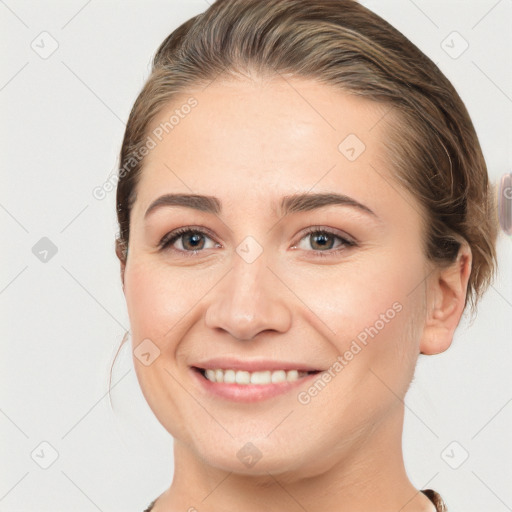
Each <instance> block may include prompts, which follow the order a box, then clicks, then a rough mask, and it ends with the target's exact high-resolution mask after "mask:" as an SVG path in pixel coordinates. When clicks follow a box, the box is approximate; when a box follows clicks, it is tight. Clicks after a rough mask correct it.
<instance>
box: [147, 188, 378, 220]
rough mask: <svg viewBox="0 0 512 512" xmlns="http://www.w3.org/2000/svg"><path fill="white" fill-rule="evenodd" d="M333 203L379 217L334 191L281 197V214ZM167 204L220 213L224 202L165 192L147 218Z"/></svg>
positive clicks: (150, 206)
mask: <svg viewBox="0 0 512 512" xmlns="http://www.w3.org/2000/svg"><path fill="white" fill-rule="evenodd" d="M331 205H341V206H351V207H353V208H357V209H358V210H360V211H362V212H365V213H367V214H370V215H372V216H374V217H376V218H378V217H377V215H376V214H375V212H374V211H373V210H371V209H370V208H369V207H368V206H366V205H364V204H362V203H360V202H359V201H356V200H355V199H353V198H352V197H349V196H346V195H344V194H334V193H317V194H310V193H300V194H293V195H289V196H284V197H283V198H282V199H281V203H280V207H279V215H281V216H285V215H288V214H290V213H296V212H307V211H312V210H316V209H318V208H322V207H324V206H331ZM165 206H182V207H185V208H192V209H194V210H199V211H202V212H206V213H213V214H215V215H219V214H220V213H221V212H222V203H221V201H220V200H219V199H218V198H217V197H214V196H205V195H198V194H165V195H163V196H160V197H159V198H157V199H155V200H154V201H153V202H152V203H151V204H150V205H149V207H148V209H147V210H146V213H145V214H144V218H147V217H148V215H149V214H150V213H151V212H153V211H155V210H157V209H159V208H162V207H165Z"/></svg>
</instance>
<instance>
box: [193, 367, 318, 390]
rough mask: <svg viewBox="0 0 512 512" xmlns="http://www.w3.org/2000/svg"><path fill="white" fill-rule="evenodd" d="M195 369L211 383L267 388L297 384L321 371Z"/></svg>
mask: <svg viewBox="0 0 512 512" xmlns="http://www.w3.org/2000/svg"><path fill="white" fill-rule="evenodd" d="M193 368H194V370H196V371H197V372H199V373H200V374H201V375H202V376H203V377H204V378H205V379H206V380H209V381H210V382H215V383H224V384H238V385H241V386H247V385H255V386H267V385H269V384H278V383H281V382H296V381H298V380H300V379H303V378H304V377H307V376H308V375H314V374H317V373H319V370H313V371H303V370H263V371H254V372H249V371H246V370H235V369H231V368H227V369H225V368H216V369H212V368H198V367H193Z"/></svg>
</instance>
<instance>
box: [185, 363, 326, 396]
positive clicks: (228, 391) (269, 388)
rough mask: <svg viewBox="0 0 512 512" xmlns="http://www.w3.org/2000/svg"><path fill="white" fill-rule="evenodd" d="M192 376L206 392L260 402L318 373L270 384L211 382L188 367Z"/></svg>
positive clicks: (302, 382)
mask: <svg viewBox="0 0 512 512" xmlns="http://www.w3.org/2000/svg"><path fill="white" fill-rule="evenodd" d="M190 370H191V372H192V374H193V378H195V379H196V380H197V381H198V382H199V385H200V386H201V387H202V388H203V389H204V390H205V391H206V392H207V393H211V394H213V395H216V396H219V397H221V398H226V399H227V400H231V401H233V402H260V401H262V400H267V399H269V398H273V397H275V396H278V395H283V394H285V393H288V392H289V391H292V390H293V389H295V388H297V387H298V386H301V385H302V384H304V383H307V382H309V381H311V380H312V379H313V378H315V377H317V376H318V375H319V374H318V373H312V374H310V375H307V376H306V377H301V378H300V379H297V380H294V381H291V382H288V381H286V382H276V383H271V384H236V383H233V384H227V383H225V382H212V381H210V380H208V379H207V378H206V377H204V376H203V375H202V373H201V372H200V371H199V370H195V369H194V368H191V369H190Z"/></svg>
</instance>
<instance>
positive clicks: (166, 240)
mask: <svg viewBox="0 0 512 512" xmlns="http://www.w3.org/2000/svg"><path fill="white" fill-rule="evenodd" d="M188 233H194V234H197V233H200V234H202V235H204V236H206V237H208V238H211V236H210V234H209V233H208V232H207V231H205V230H204V229H202V228H190V227H186V228H179V229H176V230H175V231H172V232H171V233H168V234H167V235H165V236H164V237H163V238H162V240H161V241H160V243H159V244H158V247H159V248H160V250H161V251H166V250H174V251H176V252H180V253H183V254H185V255H186V256H187V257H188V256H194V255H196V254H197V253H199V252H202V250H197V251H184V250H182V249H173V248H171V246H172V244H174V242H176V240H178V239H179V238H181V237H182V236H183V235H185V234H188ZM312 233H317V234H324V233H327V234H329V235H332V236H334V237H335V238H337V239H338V240H340V241H341V242H342V245H341V246H340V247H338V248H337V249H328V250H325V251H315V250H312V251H308V252H313V253H315V257H320V258H325V257H328V256H332V255H333V254H337V253H339V252H341V251H344V250H346V249H347V248H350V247H356V246H357V243H356V242H355V241H354V240H349V239H347V238H344V237H342V236H340V235H338V234H336V233H335V232H334V231H332V230H330V229H327V228H323V227H321V226H311V227H310V228H308V229H307V230H306V232H305V233H304V234H303V235H302V237H301V238H300V239H299V242H301V241H302V240H303V239H304V238H306V237H307V236H308V235H311V234H312ZM299 242H298V243H299ZM298 243H297V244H294V247H295V246H296V245H298Z"/></svg>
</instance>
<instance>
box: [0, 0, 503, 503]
mask: <svg viewBox="0 0 512 512" xmlns="http://www.w3.org/2000/svg"><path fill="white" fill-rule="evenodd" d="M363 3H364V4H365V5H367V6H368V7H370V8H371V9H372V10H375V11H376V12H377V13H378V14H380V15H381V16H382V17H384V18H385V19H387V20H388V21H390V22H391V23H392V24H393V25H394V26H396V27H397V28H398V29H399V30H401V31H402V32H403V33H404V34H405V35H406V36H407V37H409V38H410V39H411V40H412V41H413V42H414V43H415V44H416V45H417V46H419V47H420V48H421V49H422V50H423V51H424V52H425V53H426V54H427V55H428V56H429V57H430V58H431V59H432V60H433V61H434V62H436V63H437V64H438V66H439V67H440V68H441V69H442V70H443V72H444V73H445V74H446V75H447V76H448V78H449V79H450V80H451V81H452V82H453V84H454V85H455V87H456V89H457V90H458V92H459V94H460V96H461V97H462V99H463V100H464V102H465V104H466V105H467V107H468V110H469V112H470V114H471V116H472V119H473V122H474V124H475V127H476V130H477V132H478V135H479V138H480V141H481V144H482V147H483V151H484V154H485V157H486V160H487V164H488V167H489V173H490V176H491V179H492V180H493V181H497V180H498V179H499V178H500V177H501V176H502V175H503V174H504V173H505V172H510V170H511V161H510V157H511V147H512V136H511V135H512V71H511V70H512V67H511V57H512V38H511V27H512V0H500V1H497V0H474V1H446V0H443V1H427V0H414V1H412V0H395V1H391V0H386V1H384V0H373V1H366V2H363ZM206 8H207V3H206V1H205V0H196V1H192V0H187V1H176V0H172V1H171V0H167V1H163V0H161V1H157V0H152V1H145V2H142V1H133V0H131V1H126V0H124V1H120V0H117V1H113V0H103V1H101V0H92V1H91V0H89V1H85V0H73V1H66V2H64V1H60V2H58V1H55V0H54V1H41V2H29V1H22V0H0V23H1V30H0V34H1V36H0V37H1V43H2V48H4V52H3V53H4V56H3V60H2V66H1V67H0V105H1V111H2V116H1V123H0V124H1V134H0V140H1V141H2V146H1V149H2V152H1V155H2V156H1V160H2V162H1V169H2V178H3V179H2V188H1V190H0V221H1V230H2V231H1V234H2V240H3V244H2V245H3V247H4V253H3V254H4V259H3V263H2V265H0V307H1V318H2V324H1V325H2V337H1V357H0V365H1V366H0V372H1V373H0V374H1V382H2V385H1V387H0V389H1V391H0V439H1V440H2V442H1V444H0V450H1V452H0V460H1V465H0V470H1V474H0V511H2V512H7V511H8V512H21V511H31V512H36V511H37V512H45V511H48V512H49V511H52V512H56V511H64V510H66V511H68V510H73V511H75V512H82V511H83V512H94V511H97V510H99V511H104V512H107V511H112V512H113V511H123V512H129V511H134V512H136V511H142V510H143V508H144V507H146V506H147V505H148V504H149V502H150V501H151V500H152V499H154V498H155V497H157V496H158V495H159V494H160V493H161V492H162V491H163V490H164V489H165V488H166V487H167V486H168V485H169V484H170V481H171V478H172V442H171V438H170V436H169V434H168V433H167V432H166V431H165V430H164V429H163V427H161V425H160V424H159V423H158V421H157V420H156V419H155V418H154V416H153V414H152V412H151V411H150V409H149V407H148V406H147V405H146V403H145V401H144V398H143V396H142V394H141V392H140V389H139V387H138V382H137V380H136V377H135V373H134V369H133V362H132V359H131V354H130V350H129V348H128V346H129V345H128V344H125V348H124V349H123V350H122V351H121V353H120V355H119V357H118V360H117V363H116V366H115V368H114V372H113V379H112V383H113V385H114V387H113V390H112V401H113V409H111V407H110V403H109V397H108V376H109V371H110V364H111V362H112V359H113V357H114V354H115V351H116V349H117V347H118V345H119V343H120V341H121V339H122V336H123V334H124V332H125V330H126V329H128V328H129V322H128V318H127V313H126V308H125V303H124V297H123V294H122V289H121V283H120V277H119V264H118V261H117V259H116V258H115V254H114V237H115V234H116V232H117V226H116V218H115V208H114V204H115V191H114V192H111V193H110V194H108V195H107V197H106V198H105V199H104V200H102V201H100V200H97V199H95V198H94V197H93V196H92V190H93V188H94V187H96V186H98V185H101V184H103V183H104V182H105V180H106V179H107V177H108V176H109V175H111V174H112V173H114V172H115V169H116V165H117V156H118V152H119V149H120V144H121V140H122V136H123V133H124V124H125V121H126V119H127V117H128V114H129V111H130V109H131V107H132V104H133V102H134V100H135V98H136V96H137V94H138V92H139V90H140V88H141V87H142V84H143V82H144V80H145V79H146V78H147V76H148V73H149V65H150V59H151V58H152V56H153V53H154V51H155V50H156V48H157V47H158V45H159V44H160V42H161V41H162V40H163V39H164V38H165V37H166V36H167V35H168V34H169V33H170V32H171V31H172V30H174V29H175V28H176V27H177V26H178V25H179V24H181V23H182V22H183V21H185V20H186V19H188V18H189V17H191V16H192V15H195V14H197V13H199V12H201V11H203V10H205V9H206ZM44 31H46V32H48V33H49V34H51V36H48V35H42V36H41V35H40V34H41V32H44ZM453 31H457V32H458V33H459V34H460V35H461V36H462V37H463V38H464V40H466V41H467V43H468V44H469V48H468V49H467V50H466V51H465V52H464V53H463V54H462V55H460V57H458V58H456V59H454V58H452V57H451V56H450V55H448V54H447V53H446V51H445V49H444V48H443V46H442V42H443V41H445V40H446V38H447V36H449V34H451V33H452V32H453ZM452 37H453V36H452ZM42 38H46V39H42ZM52 40H55V41H56V42H57V44H58V48H57V49H56V51H55V52H54V53H53V54H52V55H50V56H48V57H47V58H45V59H43V58H41V56H40V55H39V54H38V53H37V52H36V51H34V50H33V49H32V47H31V44H32V45H33V46H35V47H36V48H39V50H38V51H39V52H43V51H49V50H50V49H51V44H52ZM451 40H453V39H448V40H447V41H448V42H450V41H451ZM33 41H34V43H33ZM453 41H454V43H450V44H451V46H454V47H455V50H457V48H459V49H460V48H461V47H460V46H457V45H459V44H462V40H461V39H456V40H453ZM54 44H55V43H54ZM444 44H446V43H444ZM42 237H47V238H49V239H50V240H51V241H52V242H53V244H55V246H56V247H57V250H58V252H57V253H56V254H55V255H54V256H53V257H52V258H51V259H49V261H47V262H46V263H43V262H42V261H40V260H39V259H38V258H37V257H36V256H35V255H34V254H33V252H32V248H33V246H34V245H35V244H36V243H37V242H38V241H39V240H40V239H41V238H42ZM6 249H8V250H6ZM511 256H512V240H511V239H510V237H507V236H505V235H504V234H501V236H500V241H499V258H500V273H499V275H498V278H497V280H496V282H495V283H494V285H493V286H492V287H491V288H490V289H489V291H488V292H487V294H486V296H485V298H484V300H483V302H482V303H481V304H480V308H479V314H478V316H477V318H476V320H475V321H474V323H473V324H472V325H471V327H470V328H468V323H467V321H466V320H464V321H463V322H462V323H461V325H460V326H459V328H458V330H457V332H456V336H455V340H454V344H453V345H452V347H451V348H450V349H449V351H448V352H445V353H444V354H441V355H439V356H434V357H422V358H421V359H420V362H419V365H418V369H417V373H416V377H415V380H414V382H413V384H412V387H411V390H410V392H409V394H408V396H407V399H406V407H407V409H406V411H407V414H406V424H405V434H404V448H405V457H406V464H407V468H408V471H409V473H410V476H411V478H412V480H413V482H414V484H415V485H416V486H417V487H418V488H426V487H431V488H434V489H436V490H437V491H438V492H440V493H441V494H442V496H443V497H444V498H445V500H446V501H447V503H448V505H449V509H450V511H451V512H452V511H453V512H457V511H464V512H471V511H475V512H476V511H478V512H481V511H482V510H485V511H486V512H505V511H507V510H512V485H511V484H510V483H511V482H512V469H511V465H512V462H511V461H512V438H511V431H512V428H511V427H512V383H511V381H512V378H511V371H510V367H511V365H512V348H511V347H512V345H511V343H510V341H511V339H512V337H511V336H510V334H511V328H510V325H511V312H512V275H511V274H512V265H511V260H512V258H511ZM454 441H455V444H451V443H452V442H454ZM42 442H46V443H49V444H50V445H51V446H52V447H53V449H54V450H56V452H57V454H58V457H57V459H56V460H55V462H53V464H51V466H50V467H48V469H43V468H41V467H40V464H43V465H44V464H45V463H47V464H48V463H50V462H51V460H52V459H51V456H52V448H50V447H49V446H48V445H42V446H41V445H40V443H42ZM450 444H451V445H450ZM449 445H450V446H449ZM446 447H448V449H447V450H445V448H446ZM34 450H35V451H34ZM466 452H467V453H468V455H469V456H468V458H467V460H466V461H465V462H464V463H463V464H462V465H461V466H460V467H459V468H458V469H453V468H452V467H450V465H449V464H448V462H449V463H450V464H451V465H452V466H453V465H457V462H458V461H459V463H460V460H462V458H463V457H464V456H465V453H466ZM31 454H33V456H32V455H31ZM397 512H398V511H397Z"/></svg>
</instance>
